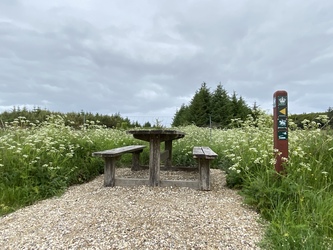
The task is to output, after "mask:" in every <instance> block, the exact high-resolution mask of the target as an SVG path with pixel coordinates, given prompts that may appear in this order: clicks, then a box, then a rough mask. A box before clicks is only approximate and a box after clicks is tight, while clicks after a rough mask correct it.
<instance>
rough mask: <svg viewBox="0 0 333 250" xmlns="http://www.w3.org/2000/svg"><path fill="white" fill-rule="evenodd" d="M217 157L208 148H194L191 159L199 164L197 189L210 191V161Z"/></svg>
mask: <svg viewBox="0 0 333 250" xmlns="http://www.w3.org/2000/svg"><path fill="white" fill-rule="evenodd" d="M217 156H218V155H217V154H216V153H215V152H214V151H213V150H211V149H210V148H209V147H194V148H193V158H194V159H196V160H197V162H198V164H199V178H200V179H199V189H200V190H210V161H211V160H214V159H215V158H216V157H217Z"/></svg>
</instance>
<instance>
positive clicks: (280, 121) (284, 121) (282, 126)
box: [278, 118, 288, 129]
mask: <svg viewBox="0 0 333 250" xmlns="http://www.w3.org/2000/svg"><path fill="white" fill-rule="evenodd" d="M287 126H288V122H287V119H286V118H279V119H278V129H286V128H287Z"/></svg>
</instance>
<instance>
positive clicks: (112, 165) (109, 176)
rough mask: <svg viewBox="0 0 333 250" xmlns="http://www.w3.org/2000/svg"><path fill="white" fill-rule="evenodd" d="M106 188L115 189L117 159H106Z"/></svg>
mask: <svg viewBox="0 0 333 250" xmlns="http://www.w3.org/2000/svg"><path fill="white" fill-rule="evenodd" d="M104 160H105V165H104V186H105V187H114V184H115V169H116V158H114V157H106V158H104Z"/></svg>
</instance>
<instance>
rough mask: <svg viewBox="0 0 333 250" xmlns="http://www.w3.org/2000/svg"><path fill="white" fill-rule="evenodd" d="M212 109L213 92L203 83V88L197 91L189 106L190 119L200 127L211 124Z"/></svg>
mask: <svg viewBox="0 0 333 250" xmlns="http://www.w3.org/2000/svg"><path fill="white" fill-rule="evenodd" d="M210 110H211V94H210V92H209V89H208V88H207V86H206V83H205V82H204V83H202V85H201V88H200V90H199V91H197V92H196V93H195V95H194V97H193V98H192V100H191V103H190V106H189V119H190V120H189V121H190V123H194V124H195V125H197V126H199V127H204V126H208V125H209V117H210Z"/></svg>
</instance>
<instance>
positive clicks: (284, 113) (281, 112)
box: [279, 108, 287, 115]
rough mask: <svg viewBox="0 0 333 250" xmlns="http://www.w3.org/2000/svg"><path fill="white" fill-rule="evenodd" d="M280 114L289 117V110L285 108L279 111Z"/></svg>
mask: <svg viewBox="0 0 333 250" xmlns="http://www.w3.org/2000/svg"><path fill="white" fill-rule="evenodd" d="M279 113H280V114H283V115H287V108H283V109H281V110H279Z"/></svg>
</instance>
